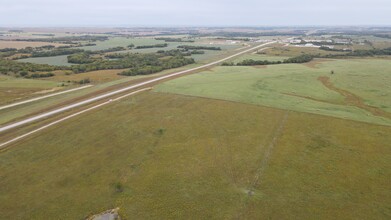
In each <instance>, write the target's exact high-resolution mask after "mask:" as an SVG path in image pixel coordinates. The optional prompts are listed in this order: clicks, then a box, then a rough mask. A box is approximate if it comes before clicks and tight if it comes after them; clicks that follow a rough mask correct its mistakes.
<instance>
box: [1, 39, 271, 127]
mask: <svg viewBox="0 0 391 220" xmlns="http://www.w3.org/2000/svg"><path fill="white" fill-rule="evenodd" d="M273 43H276V41H271V42H268V43H264V44H260V45H257V46H254V47H251V48H249V49H246V50H243V51H241V52H238V53H235V54H233V55H230V56H228V57H225V58H223V59H220V60H217V61H214V62H211V63H208V64H205V65H202V66H199V67H195V68H191V69H187V70H183V71H180V72H176V73H171V74H167V75H164V76H161V77H157V78H154V79H151V80H148V81H145V82H142V83H138V84H135V85H131V86H128V87H125V88H122V89H118V90H115V91H112V92H108V93H105V94H102V95H98V96H96V97H93V98H90V99H86V100H83V101H80V102H77V103H74V104H70V105H67V106H64V107H61V108H58V109H56V110H52V111H49V112H46V113H42V114H39V115H36V116H32V117H30V118H27V119H23V120H21V121H18V122H14V123H11V124H8V125H5V126H3V127H0V132H5V131H8V130H10V129H13V128H16V127H19V126H22V125H25V124H28V123H32V122H35V121H38V120H40V119H44V118H47V117H50V116H53V115H55V114H59V113H61V112H65V111H68V110H70V109H73V108H76V107H80V106H83V105H86V104H89V103H92V102H95V101H98V100H101V99H104V98H108V97H110V96H114V95H117V94H120V93H123V92H126V91H128V90H131V89H136V88H140V87H142V86H145V85H149V84H152V83H154V82H157V81H161V80H164V79H169V78H172V77H175V76H178V75H183V74H186V73H189V72H192V71H196V70H200V69H204V68H206V67H211V66H213V65H216V64H219V63H222V62H224V61H226V60H229V59H232V58H234V57H237V56H240V55H242V54H245V53H248V52H250V51H252V50H256V49H258V48H261V47H264V46H267V45H269V44H273Z"/></svg>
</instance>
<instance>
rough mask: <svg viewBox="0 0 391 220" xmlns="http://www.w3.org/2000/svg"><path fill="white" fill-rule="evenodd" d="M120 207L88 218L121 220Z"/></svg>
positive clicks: (87, 219) (88, 219)
mask: <svg viewBox="0 0 391 220" xmlns="http://www.w3.org/2000/svg"><path fill="white" fill-rule="evenodd" d="M118 210H119V208H115V209H111V210H107V211H104V212H102V213H99V214H96V215H93V216H90V217H87V218H86V220H121V217H120V216H119V214H118Z"/></svg>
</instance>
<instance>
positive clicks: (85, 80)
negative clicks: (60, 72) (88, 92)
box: [76, 78, 91, 84]
mask: <svg viewBox="0 0 391 220" xmlns="http://www.w3.org/2000/svg"><path fill="white" fill-rule="evenodd" d="M90 82H91V80H90V78H85V79H82V80H80V81H77V82H76V83H79V84H88V83H90Z"/></svg>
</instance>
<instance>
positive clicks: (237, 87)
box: [155, 59, 391, 125]
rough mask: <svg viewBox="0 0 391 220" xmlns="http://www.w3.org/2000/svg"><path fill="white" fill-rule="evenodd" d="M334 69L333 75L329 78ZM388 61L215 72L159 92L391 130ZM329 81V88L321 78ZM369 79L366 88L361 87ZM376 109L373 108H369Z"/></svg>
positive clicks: (180, 80)
mask: <svg viewBox="0 0 391 220" xmlns="http://www.w3.org/2000/svg"><path fill="white" fill-rule="evenodd" d="M331 70H334V71H335V74H333V75H331V74H330V72H331ZM390 70H391V64H390V62H388V61H387V60H380V59H379V60H377V59H367V60H363V59H361V60H334V61H333V60H315V61H313V62H312V63H309V64H304V65H302V64H286V65H270V66H267V67H266V66H260V67H258V66H255V67H223V66H220V67H216V68H214V69H212V70H210V71H206V72H203V73H200V74H194V75H189V76H186V77H182V78H178V79H175V80H172V81H169V82H166V83H164V84H161V85H159V86H158V87H156V88H155V91H159V92H168V93H178V94H184V95H191V96H201V97H209V98H215V99H223V100H230V101H237V102H245V103H250V104H258V105H264V106H270V107H277V108H281V109H289V110H294V111H302V112H308V113H314V114H322V115H328V116H333V117H339V118H345V119H351V120H357V121H363V122H369V123H377V124H384V125H391V118H390V112H391V111H390V107H391V102H390V100H389V99H388V97H389V96H390V93H391V87H390V85H388V84H387V82H390V81H391V78H390V77H391V76H390V75H389V74H388V72H389V71H390ZM322 78H323V79H327V80H329V81H331V83H330V84H332V85H333V86H334V87H337V89H338V88H339V89H341V90H342V89H343V91H339V90H337V89H335V88H329V87H327V86H325V85H324V83H325V82H323V83H322V80H321V79H322ZM363 80H365V83H362V82H363ZM351 99H352V100H351ZM372 107H373V109H371V108H372Z"/></svg>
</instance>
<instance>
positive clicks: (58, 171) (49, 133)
mask: <svg viewBox="0 0 391 220" xmlns="http://www.w3.org/2000/svg"><path fill="white" fill-rule="evenodd" d="M233 115H234V116H235V117H232V116H233ZM390 132H391V127H387V126H379V125H373V124H364V123H360V122H354V121H349V120H342V119H337V118H334V117H326V116H320V115H314V114H307V113H298V112H294V111H289V110H280V109H274V108H268V107H262V106H258V105H249V104H242V103H236V102H228V101H221V100H213V99H205V98H197V97H189V96H182V95H174V94H162V93H156V92H148V93H143V94H140V95H137V96H134V97H129V98H127V99H125V100H123V101H120V102H115V103H112V104H110V106H106V107H104V108H101V109H99V110H96V111H94V112H91V113H90V114H86V115H84V116H82V117H78V118H75V119H71V120H69V121H66V122H64V123H62V124H61V125H58V126H55V127H53V128H51V129H49V130H46V131H44V132H42V133H40V134H39V135H37V136H34V137H31V138H28V139H26V140H24V141H22V142H19V143H17V146H14V147H13V148H10V149H8V150H6V151H3V152H1V154H0V169H1V170H2V172H0V204H2V206H0V212H1V213H2V217H3V218H5V219H26V218H28V219H43V218H44V219H82V218H84V217H86V216H88V215H91V214H93V213H99V212H101V211H104V210H107V209H112V208H115V207H119V209H120V214H121V215H122V216H123V217H124V218H126V219H162V218H163V219H173V218H175V219H208V218H213V219H238V218H239V219H268V218H272V219H288V218H295V219H303V218H304V219H314V218H325V219H328V218H334V217H337V218H351V219H368V218H374V219H388V218H389V217H390V216H391V212H390V208H391V207H390V204H391V200H390V199H391V194H390V192H391V188H390V184H387V183H388V182H389V178H390V176H391V165H390V163H389V161H390V160H391V158H390V155H391V152H390V150H391V149H390V147H389V146H387V145H385V144H384V143H390V141H391V139H390V136H389V135H387V134H389V133H390ZM346 136H349V138H346ZM282 207H283V208H282ZM64 210H66V211H64Z"/></svg>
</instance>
